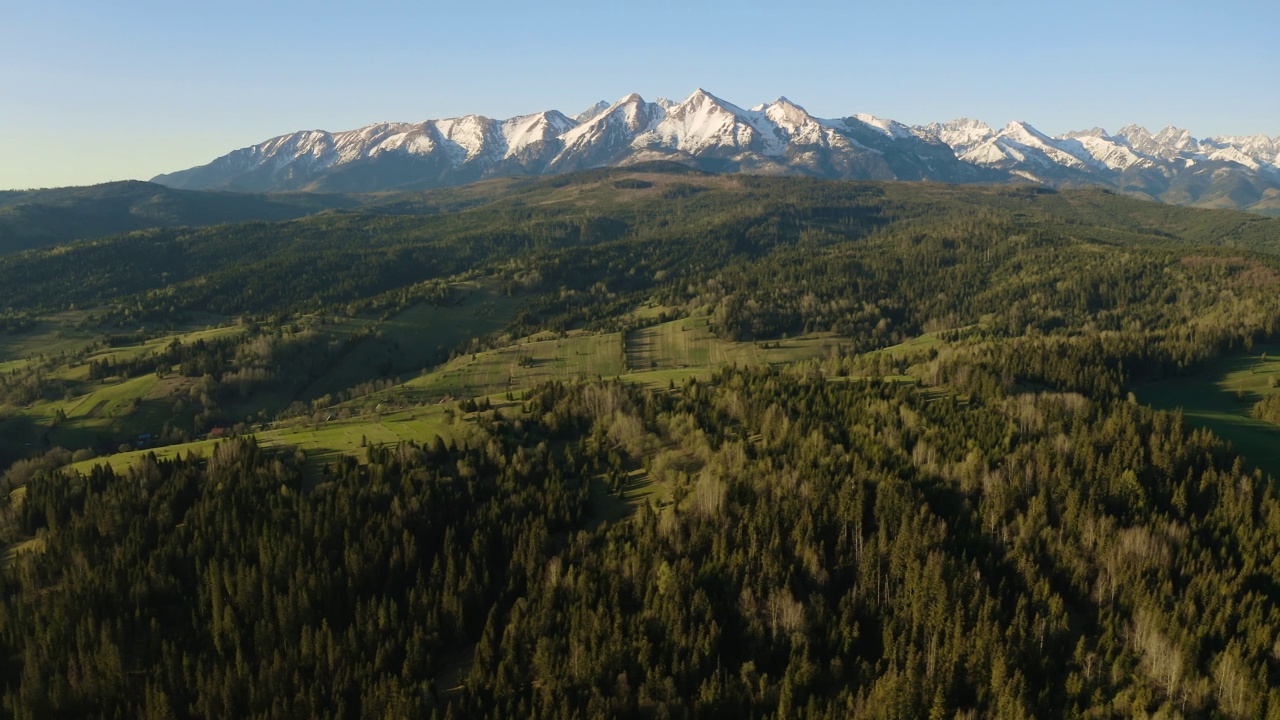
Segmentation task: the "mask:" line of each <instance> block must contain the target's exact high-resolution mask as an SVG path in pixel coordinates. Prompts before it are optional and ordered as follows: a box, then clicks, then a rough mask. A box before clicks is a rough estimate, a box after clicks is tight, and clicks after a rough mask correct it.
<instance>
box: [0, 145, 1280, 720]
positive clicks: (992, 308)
mask: <svg viewBox="0 0 1280 720" xmlns="http://www.w3.org/2000/svg"><path fill="white" fill-rule="evenodd" d="M382 201H383V202H384V204H383V205H382V206H380V207H381V209H378V210H371V209H368V208H364V209H361V208H348V209H346V210H345V211H344V212H332V213H325V214H319V215H313V216H307V217H299V218H294V219H286V220H279V221H272V222H266V221H262V220H254V221H252V222H246V223H238V224H219V225H212V226H209V227H185V228H148V229H143V230H137V231H129V232H124V233H123V234H113V235H109V236H106V237H103V238H100V239H96V240H92V241H86V242H78V243H69V244H63V245H57V246H55V247H52V248H47V249H39V248H36V249H30V250H25V251H22V252H18V253H13V254H7V255H0V284H2V286H3V287H4V288H5V289H6V290H5V296H4V302H3V303H0V305H3V314H0V320H2V321H3V322H2V323H0V328H3V330H2V331H0V456H2V457H0V482H2V483H3V487H2V488H0V490H2V491H3V492H2V493H0V498H3V502H0V541H2V542H3V543H4V546H5V555H4V563H3V568H4V570H3V572H0V617H3V618H6V620H5V621H4V622H3V623H0V649H3V650H4V652H5V653H6V654H5V657H8V658H10V660H9V661H6V662H5V663H0V704H3V707H4V708H5V710H6V712H8V713H10V714H12V715H14V716H15V717H54V716H78V715H85V714H93V713H94V712H98V709H104V710H102V712H103V713H107V714H111V713H113V714H115V715H119V716H135V715H154V716H160V717H163V716H166V715H167V716H209V717H222V716H246V717H248V716H255V717H256V716H262V717H266V716H293V717H339V716H356V715H359V716H364V715H383V716H390V717H417V716H433V717H481V716H495V717H496V716H502V717H571V716H574V715H575V714H576V715H579V716H584V717H586V716H591V717H605V716H626V717H712V716H721V715H724V714H741V715H744V716H757V717H766V716H767V717H783V716H805V717H819V718H821V717H867V718H878V717H928V716H936V717H962V718H973V717H988V716H1004V717H1031V716H1035V717H1068V716H1069V717H1129V716H1174V715H1176V714H1179V713H1181V714H1184V715H1185V716H1207V717H1208V716H1212V717H1217V716H1222V717H1263V716H1267V713H1272V712H1274V711H1275V709H1276V708H1280V694H1277V692H1276V691H1275V690H1273V689H1271V688H1274V687H1278V686H1280V666H1277V661H1276V657H1277V655H1276V645H1275V629H1276V628H1277V627H1280V594H1278V593H1277V592H1276V588H1280V574H1277V572H1276V569H1275V567H1274V565H1275V563H1274V562H1272V560H1271V558H1274V557H1277V556H1280V545H1278V543H1280V525H1277V522H1280V520H1278V519H1280V505H1278V504H1277V503H1280V500H1278V498H1280V494H1278V493H1277V490H1278V489H1280V486H1278V485H1277V477H1280V475H1278V474H1277V473H1278V472H1280V465H1278V464H1277V463H1278V462H1280V459H1278V457H1277V455H1276V448H1278V447H1280V443H1278V442H1276V440H1277V439H1278V438H1280V425H1275V424H1273V423H1271V422H1268V421H1267V420H1265V419H1263V418H1271V417H1272V415H1270V414H1269V413H1270V412H1271V403H1270V401H1268V400H1267V398H1269V397H1275V396H1277V395H1280V380H1277V379H1276V378H1280V294H1277V292H1276V290H1277V288H1280V220H1275V219H1269V218H1265V217H1261V216H1258V215H1249V214H1244V213H1239V212H1234V211H1221V210H1212V211H1211V210H1199V209H1192V208H1182V207H1173V206H1167V205H1159V204H1156V203H1152V202H1149V201H1142V200H1135V199H1132V198H1128V197H1125V196H1123V195H1120V194H1116V193H1114V192H1110V191H1106V190H1102V189H1098V188H1084V189H1057V190H1055V189H1049V188H1043V187H1029V186H1010V185H976V184H975V185H934V184H929V183H877V182H837V181H826V180H819V179H813V178H787V177H759V176H741V175H712V174H708V173H705V172H700V171H695V170H691V169H689V168H686V167H678V166H673V165H661V164H657V165H648V166H645V167H641V168H631V169H626V168H622V169H593V170H587V171H583V172H577V173H567V174H562V175H554V176H551V177H540V178H524V179H519V180H512V179H492V180H488V181H485V182H481V183H478V184H475V185H467V186H464V187H460V188H456V189H436V190H428V191H420V192H419V191H405V192H404V193H403V194H398V195H395V196H394V197H391V196H388V197H384V198H382ZM1259 408H1261V409H1259ZM1255 415H1256V416H1257V417H1255ZM162 628H163V630H162Z"/></svg>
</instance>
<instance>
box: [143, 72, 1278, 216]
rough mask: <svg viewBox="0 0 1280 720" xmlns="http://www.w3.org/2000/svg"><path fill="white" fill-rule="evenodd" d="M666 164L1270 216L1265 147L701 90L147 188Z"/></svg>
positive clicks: (327, 149)
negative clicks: (1102, 197)
mask: <svg viewBox="0 0 1280 720" xmlns="http://www.w3.org/2000/svg"><path fill="white" fill-rule="evenodd" d="M652 160H674V161H677V162H683V163H686V164H689V165H692V166H694V167H697V168H699V169H703V170H710V171H716V172H751V173H765V174H800V175H812V176H816V177H824V178H833V179H871V180H929V181H937V182H948V183H965V182H1035V183H1042V184H1045V185H1050V186H1062V185H1078V184H1100V185H1105V186H1109V187H1112V188H1114V189H1116V190H1119V191H1122V192H1126V193H1133V194H1139V195H1144V196H1147V197H1150V198H1153V199H1157V200H1163V201H1166V202H1172V203H1178V204H1189V205H1201V206H1208V207H1233V208H1239V209H1246V210H1255V211H1260V212H1268V213H1272V214H1280V137H1277V138H1271V137H1268V136H1266V135H1255V136H1246V137H1211V138H1202V139H1197V138H1195V137H1192V136H1191V134H1190V133H1189V132H1188V131H1186V130H1182V129H1178V128H1173V127H1169V128H1165V129H1164V130H1161V131H1159V132H1157V133H1154V134H1153V133H1151V132H1150V131H1148V130H1147V129H1146V128H1142V127H1138V126H1135V125H1129V126H1126V127H1124V128H1121V129H1120V130H1119V131H1118V132H1116V133H1115V134H1114V135H1112V134H1108V133H1107V132H1106V131H1105V130H1102V129H1101V128H1093V129H1089V130H1081V131H1073V132H1069V133H1066V134H1063V135H1060V136H1056V137H1051V136H1049V135H1046V134H1044V133H1042V132H1040V131H1038V130H1036V129H1035V128H1034V127H1032V126H1031V125H1030V124H1028V123H1025V122H1019V121H1015V122H1011V123H1009V124H1008V125H1006V126H1005V127H1004V128H1002V129H1000V130H995V129H994V128H991V127H990V126H988V125H986V124H985V123H983V122H981V121H978V120H969V119H963V118H962V119H958V120H953V121H951V122H947V123H931V124H929V125H924V126H916V127H907V126H906V125H903V124H901V123H898V122H895V121H893V120H887V119H882V118H878V117H875V116H872V115H867V114H865V113H859V114H855V115H851V116H849V117H845V118H839V119H834V120H831V119H823V118H817V117H814V116H812V115H810V114H809V113H808V112H806V111H805V109H804V108H803V107H801V106H799V105H797V104H795V103H793V102H791V101H790V100H787V99H786V98H779V99H777V100H776V101H774V102H772V103H768V104H762V105H757V106H755V107H752V108H750V109H743V108H741V107H738V106H737V105H734V104H732V103H730V102H727V101H725V100H722V99H720V98H718V97H716V96H714V95H712V94H711V93H708V92H706V91H705V90H701V89H700V90H697V91H696V92H694V93H693V94H692V95H690V96H689V97H688V98H686V99H685V100H684V101H683V102H678V103H677V102H672V101H667V100H657V101H654V102H648V101H646V100H644V98H642V97H640V96H639V95H636V94H632V95H628V96H626V97H624V98H622V99H620V100H618V101H617V102H615V103H612V104H607V103H604V102H601V103H598V104H596V105H594V106H592V107H590V108H588V109H586V110H585V111H583V112H581V113H579V114H577V115H576V116H574V117H572V118H571V117H568V116H566V115H564V114H562V113H560V112H558V111H555V110H549V111H545V112H540V113H535V114H532V115H524V116H520V117H515V118H510V119H507V120H495V119H491V118H487V117H482V116H478V115H468V116H465V117H460V118H451V119H446V120H428V121H425V122H421V123H416V124H413V123H379V124H376V125H370V126H367V127H363V128H359V129H357V130H350V131H346V132H339V133H329V132H324V131H319V130H310V131H300V132H295V133H291V134H289V135H284V136H281V137H278V138H273V139H271V140H268V141H266V142H263V143H260V144H258V145H254V146H252V147H248V148H243V149H240V150H236V151H234V152H231V153H229V154H227V155H224V156H223V157H221V158H218V159H216V160H214V161H213V162H211V163H209V164H207V165H203V166H200V167H196V168H191V169H189V170H182V171H179V172H175V173H170V174H167V175H161V176H158V177H156V178H155V180H154V182H157V183H160V184H163V185H167V186H170V187H173V188H181V189H193V190H195V189H199V190H209V189H217V190H236V191H281V190H322V191H343V192H353V191H354V192H369V191H381V190H408V189H421V188H430V187H441V186H448V185H457V184H461V183H466V182H472V181H475V180H480V179H483V178H487V177H498V176H507V175H540V174H547V173H558V172H570V171H573V170H582V169H586V168H593V167H602V166H611V165H626V164H631V163H636V162H645V161H652Z"/></svg>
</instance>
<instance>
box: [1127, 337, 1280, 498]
mask: <svg viewBox="0 0 1280 720" xmlns="http://www.w3.org/2000/svg"><path fill="white" fill-rule="evenodd" d="M1277 355H1280V345H1270V346H1261V345H1259V346H1256V347H1254V349H1253V352H1252V353H1250V354H1246V355H1234V356H1230V357H1226V358H1222V359H1220V360H1218V361H1217V362H1215V363H1214V364H1213V365H1211V366H1210V367H1208V368H1206V369H1205V370H1204V371H1203V372H1201V373H1199V374H1197V375H1194V376H1191V377H1186V378H1177V379H1173V380H1165V381H1162V382H1158V383H1150V384H1147V385H1144V386H1142V387H1139V388H1138V389H1137V392H1136V394H1137V396H1138V399H1139V400H1141V401H1142V402H1144V403H1148V404H1150V405H1151V406H1153V407H1156V408H1160V409H1163V410H1174V409H1177V408H1181V409H1182V413H1183V416H1184V417H1185V418H1186V420H1187V422H1189V423H1192V424H1195V425H1198V426H1200V427H1204V428H1208V429H1209V430H1212V431H1213V432H1214V433H1215V434H1216V435H1218V436H1219V437H1221V438H1222V439H1223V440H1226V441H1228V442H1230V443H1231V444H1232V445H1234V446H1235V448H1236V450H1237V451H1239V452H1240V454H1241V455H1243V456H1244V457H1245V458H1247V459H1248V460H1250V461H1251V462H1253V463H1254V464H1256V465H1257V466H1258V467H1260V468H1262V469H1263V470H1265V471H1267V472H1269V473H1271V474H1272V475H1273V476H1276V477H1280V426H1277V425H1273V424H1272V423H1268V422H1264V421H1262V420H1258V419H1256V418H1253V417H1251V416H1250V414H1249V413H1250V410H1251V409H1252V408H1253V405H1254V403H1256V402H1258V401H1259V400H1261V399H1262V398H1263V397H1265V396H1267V395H1272V394H1275V393H1277V392H1280V389H1278V388H1277V387H1273V386H1272V383H1275V384H1276V385H1280V357H1276V356H1277Z"/></svg>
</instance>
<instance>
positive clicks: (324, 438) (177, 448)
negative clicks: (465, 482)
mask: <svg viewBox="0 0 1280 720" xmlns="http://www.w3.org/2000/svg"><path fill="white" fill-rule="evenodd" d="M452 407H453V406H452V405H450V406H448V407H445V406H435V407H420V408H410V409H406V410H397V411H394V412H388V413H385V414H383V413H379V414H377V415H374V416H369V417H354V418H349V419H344V420H333V421H328V422H319V423H304V422H298V423H296V424H289V425H282V426H279V427H274V428H270V429H267V430H262V431H260V432H257V433H254V434H253V437H254V438H256V439H257V441H258V444H259V445H261V446H262V447H265V448H281V449H290V450H293V449H299V450H303V451H305V452H306V453H307V459H308V461H309V462H312V463H323V462H328V461H330V460H333V459H336V458H337V457H339V456H340V455H352V456H356V457H359V456H360V449H361V448H362V447H364V446H365V445H366V444H370V445H393V444H395V443H398V442H401V441H405V440H412V441H414V442H417V443H419V444H423V443H429V442H431V441H432V440H433V439H434V438H435V436H436V435H439V436H440V437H441V438H443V439H444V440H445V441H446V442H447V441H449V440H451V439H457V435H458V432H457V429H456V427H455V426H454V425H453V424H451V423H450V422H449V421H448V420H447V419H446V417H445V416H446V410H451V409H452ZM219 442H222V441H221V440H197V441H195V442H190V443H184V444H181V445H170V446H166V447H161V448H155V449H143V450H133V451H130V452H125V453H116V454H114V455H108V456H106V457H102V458H95V459H93V460H85V461H83V462H79V463H75V464H73V465H72V466H71V468H72V469H75V470H79V471H81V472H85V471H88V470H89V469H91V468H92V467H93V466H94V465H97V464H100V463H106V464H108V465H110V466H111V467H112V469H114V470H116V471H121V470H124V469H125V468H128V467H130V466H131V465H133V464H135V463H137V462H138V461H139V460H141V459H142V458H144V457H146V456H147V455H149V454H151V453H155V456H156V458H158V459H171V458H175V457H178V456H186V455H187V453H195V454H196V455H200V456H204V457H208V455H209V454H210V453H211V452H212V451H213V447H214V446H215V445H217V444H218V443H219Z"/></svg>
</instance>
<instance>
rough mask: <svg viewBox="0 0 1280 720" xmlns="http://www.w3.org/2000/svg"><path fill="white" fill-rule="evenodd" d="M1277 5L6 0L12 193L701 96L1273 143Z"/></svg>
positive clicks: (7, 148) (1, 145)
mask: <svg viewBox="0 0 1280 720" xmlns="http://www.w3.org/2000/svg"><path fill="white" fill-rule="evenodd" d="M1277 28H1280V7H1277V5H1276V4H1275V3H1264V2H1257V1H1256V0H1253V1H1251V2H1237V1H1235V0H1226V1H1219V2H1216V3H1212V4H1204V3H1182V2H1168V3H1157V2H1151V3H1135V2H1120V1H1118V0H1117V1H1113V2H1094V1H1093V0H1085V1H1082V2H1073V3H1069V4H1068V3H1033V2H971V3H964V2H932V1H930V2H925V1H923V0H898V1H897V2H889V1H888V0H883V1H882V2H876V3H861V2H826V1H825V0H819V1H817V2H779V1H777V0H774V1H773V2H757V1H756V0H744V1H741V2H728V1H726V0H708V1H706V2H699V3H688V2H677V1H676V0H650V1H649V2H644V3H637V2H622V1H621V0H595V1H594V2H587V1H584V0H565V1H563V2H559V3H554V4H547V3H536V2H507V1H506V0H486V1H485V2H451V3H447V4H443V5H439V4H435V3H429V2H421V1H420V2H400V1H398V0H385V1H383V2H377V3H368V4H361V5H360V6H357V5H356V4H354V3H334V2H305V3H304V2H270V1H266V2H263V1H260V2H241V1H239V0H223V1H221V2H204V3H187V2H184V1H183V0H179V1H178V2H174V1H173V0H169V1H168V2H150V1H148V2H137V1H132V0H121V1H120V2H114V3H103V2H60V1H58V0H43V1H42V2H28V1H26V0H3V12H2V13H0V68H3V73H0V188H27V187H51V186H61V185H79V184H89V183H96V182H103V181H107V180H117V179H128V178H140V179H147V178H149V177H151V176H153V175H155V174H158V173H161V172H167V171H172V170H179V169H183V168H186V167H190V166H193V165H199V164H203V163H205V162H208V161H209V160H212V159H213V158H215V157H217V156H219V155H222V154H224V153H226V152H229V151H230V150H233V149H235V148H238V147H243V146H246V145H250V144H253V143H256V142H260V141H262V140H265V139H267V138H269V137H273V136H275V135H279V134H282V133H285V132H290V131H293V130H300V129H311V128H321V129H325V130H346V129H350V128H354V127H359V126H361V125H365V124H368V123H370V122H376V121H381V120H403V121H418V120H424V119H428V118H438V117H449V116H454V115H461V114H466V113H479V114H482V115H489V116H491V117H500V118H501V117H509V116H511V115H517V114H522V113H527V112H533V111H537V110H544V109H550V108H555V109H558V110H561V111H563V112H565V113H568V114H575V113H577V112H578V111H580V110H581V109H583V108H585V107H586V106H588V105H590V104H591V103H593V102H595V101H597V100H600V99H607V100H615V99H617V98H618V97H621V96H623V95H625V94H627V93H630V92H639V93H640V94H641V95H643V96H645V97H646V98H648V99H653V98H655V97H659V96H663V97H669V98H674V99H681V98H683V97H685V96H687V95H688V94H689V93H690V92H692V91H693V90H694V89H695V88H697V87H703V88H706V89H707V90H709V91H710V92H712V93H715V94H716V95H719V96H720V97H723V98H724V99H726V100H729V101H732V102H735V103H737V104H739V105H743V106H750V105H754V104H756V103H759V102H766V101H770V100H773V99H775V98H776V97H778V96H779V95H786V96H787V97H788V98H790V99H791V100H792V101H794V102H797V103H799V104H801V105H804V106H805V107H806V108H807V109H808V110H809V111H810V112H812V113H813V114H815V115H818V116H821V117H841V116H845V115H849V114H852V113H855V112H869V113H872V114H875V115H879V116H882V117H890V118H893V119H895V120H899V121H902V122H905V123H907V124H916V123H925V122H930V121H934V120H948V119H951V118H953V117H958V116H968V117H976V118H980V119H982V120H985V121H987V122H988V123H991V124H992V125H997V126H998V125H1003V124H1004V123H1006V122H1008V121H1010V120H1015V119H1018V120H1027V121H1029V122H1030V123H1031V124H1033V125H1035V126H1036V127H1037V128H1039V129H1040V130H1042V131H1045V132H1048V133H1051V134H1056V133H1060V132H1064V131H1066V130H1071V129H1080V128H1085V127H1092V126H1095V125H1096V126H1102V127H1104V128H1106V129H1107V130H1109V131H1112V132H1114V131H1115V130H1116V129H1118V128H1119V127H1120V126H1122V125H1125V124H1127V123H1130V122H1136V123H1139V124H1143V125H1147V126H1148V127H1149V128H1151V129H1152V130H1156V129H1159V128H1160V127H1163V126H1165V125H1168V124H1173V125H1178V126H1180V127H1185V128H1187V129H1189V130H1190V131H1191V132H1192V134H1193V135H1196V136H1198V137H1203V136H1207V135H1218V134H1254V133H1259V132H1262V133H1266V134H1268V135H1280V91H1278V86H1280V77H1278V75H1280V73H1278V72H1277V71H1280V42H1277V41H1276V40H1275V33H1276V30H1277Z"/></svg>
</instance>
